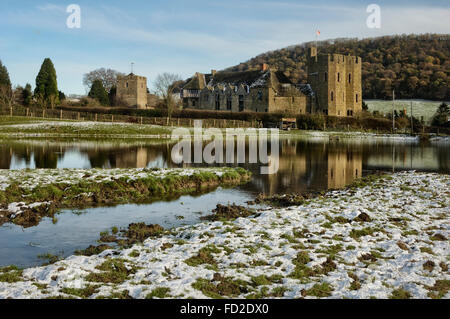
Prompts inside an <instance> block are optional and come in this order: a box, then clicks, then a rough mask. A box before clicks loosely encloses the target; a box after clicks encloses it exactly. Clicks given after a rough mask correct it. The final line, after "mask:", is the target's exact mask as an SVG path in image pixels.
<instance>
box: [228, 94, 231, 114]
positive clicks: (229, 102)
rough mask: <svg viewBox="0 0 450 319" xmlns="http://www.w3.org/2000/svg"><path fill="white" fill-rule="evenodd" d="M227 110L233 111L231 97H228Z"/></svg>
mask: <svg viewBox="0 0 450 319" xmlns="http://www.w3.org/2000/svg"><path fill="white" fill-rule="evenodd" d="M227 110H228V111H231V98H230V97H229V98H228V99H227Z"/></svg>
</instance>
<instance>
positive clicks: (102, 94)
mask: <svg viewBox="0 0 450 319" xmlns="http://www.w3.org/2000/svg"><path fill="white" fill-rule="evenodd" d="M89 97H90V98H92V99H96V100H97V101H99V102H100V104H101V105H103V106H107V105H109V96H108V92H106V90H105V88H104V87H103V83H102V81H101V80H94V82H93V83H92V87H91V91H90V92H89Z"/></svg>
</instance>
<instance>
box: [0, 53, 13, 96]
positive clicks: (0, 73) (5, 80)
mask: <svg viewBox="0 0 450 319" xmlns="http://www.w3.org/2000/svg"><path fill="white" fill-rule="evenodd" d="M0 85H5V86H7V87H8V88H9V89H11V80H10V78H9V73H8V69H6V66H4V65H3V64H2V61H1V60H0Z"/></svg>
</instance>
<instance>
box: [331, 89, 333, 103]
mask: <svg viewBox="0 0 450 319" xmlns="http://www.w3.org/2000/svg"><path fill="white" fill-rule="evenodd" d="M331 101H334V92H333V91H331Z"/></svg>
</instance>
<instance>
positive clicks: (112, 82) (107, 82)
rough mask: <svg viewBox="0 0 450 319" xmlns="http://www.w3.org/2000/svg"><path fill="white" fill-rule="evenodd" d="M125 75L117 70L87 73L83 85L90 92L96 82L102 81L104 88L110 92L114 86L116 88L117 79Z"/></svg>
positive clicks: (102, 69) (100, 70) (99, 70)
mask: <svg viewBox="0 0 450 319" xmlns="http://www.w3.org/2000/svg"><path fill="white" fill-rule="evenodd" d="M123 75H125V74H124V73H120V72H119V71H116V70H112V69H105V68H101V69H97V70H94V71H91V72H89V73H86V74H85V75H84V76H83V85H84V86H85V87H86V89H87V90H89V89H90V88H91V86H92V83H94V81H95V80H101V81H102V83H103V87H104V88H105V89H106V90H107V91H108V92H109V91H110V90H111V88H112V87H113V86H116V84H117V77H118V76H123Z"/></svg>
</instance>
